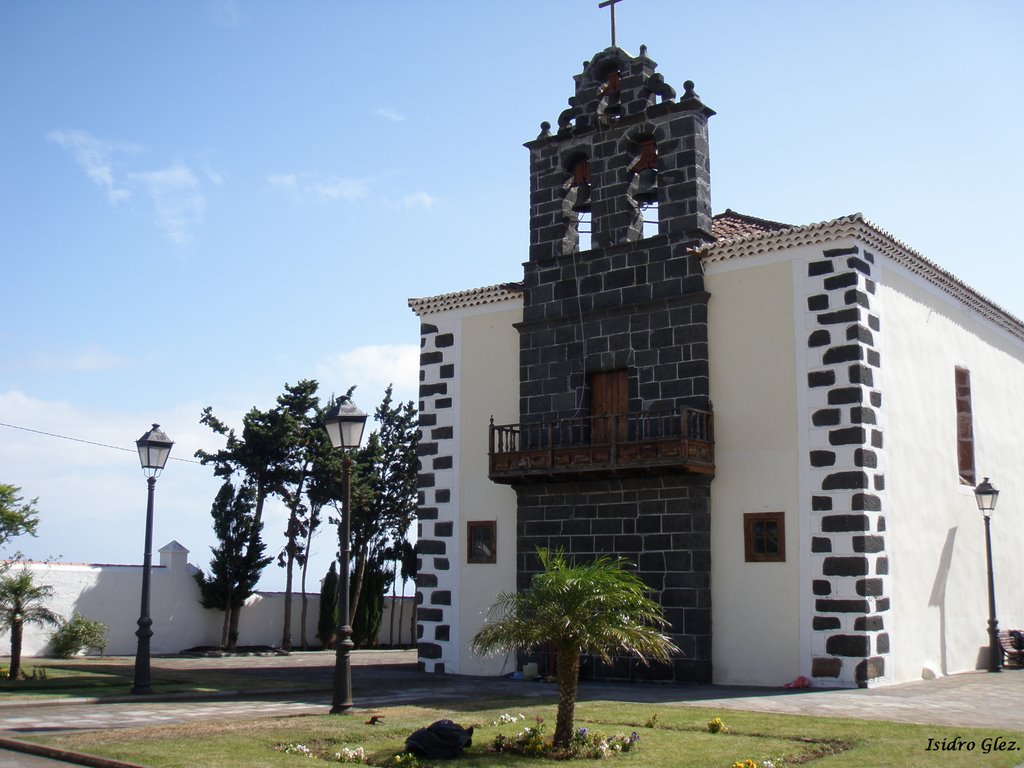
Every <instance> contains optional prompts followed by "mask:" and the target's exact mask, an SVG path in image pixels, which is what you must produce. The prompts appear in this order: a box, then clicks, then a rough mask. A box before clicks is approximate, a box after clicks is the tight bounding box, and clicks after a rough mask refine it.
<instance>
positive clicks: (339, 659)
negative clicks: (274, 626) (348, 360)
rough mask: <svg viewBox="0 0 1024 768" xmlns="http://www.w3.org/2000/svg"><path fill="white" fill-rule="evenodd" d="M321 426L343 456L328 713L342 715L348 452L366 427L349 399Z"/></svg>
mask: <svg viewBox="0 0 1024 768" xmlns="http://www.w3.org/2000/svg"><path fill="white" fill-rule="evenodd" d="M324 426H325V427H327V434H328V435H329V436H330V438H331V445H333V446H334V447H335V448H340V449H341V450H343V451H345V452H346V453H345V454H344V456H343V457H342V460H341V465H342V469H343V471H344V481H345V482H344V486H345V489H344V493H345V499H344V504H343V505H342V508H341V531H340V533H339V539H340V543H341V573H340V574H339V575H340V577H341V580H340V583H339V585H338V632H337V639H336V640H335V647H336V649H337V655H336V656H335V659H334V698H333V700H332V702H331V714H332V715H337V714H343V713H345V712H347V711H348V710H349V709H351V708H352V659H351V658H350V656H349V654H350V653H351V651H352V627H351V625H350V624H349V615H348V588H349V587H348V582H349V578H348V570H349V562H350V560H351V557H352V551H351V550H352V545H351V543H350V542H349V538H350V529H351V514H350V510H349V507H350V504H351V501H352V457H351V456H350V455H349V454H348V451H349V450H351V449H353V448H358V447H359V443H360V442H362V439H363V427H365V426H366V414H365V413H363V412H362V411H360V410H359V409H358V408H356V406H355V404H353V403H352V401H351V400H349V398H348V397H342V398H339V399H338V402H337V403H336V404H335V405H334V407H333V408H331V409H330V410H329V411H328V412H327V413H325V414H324Z"/></svg>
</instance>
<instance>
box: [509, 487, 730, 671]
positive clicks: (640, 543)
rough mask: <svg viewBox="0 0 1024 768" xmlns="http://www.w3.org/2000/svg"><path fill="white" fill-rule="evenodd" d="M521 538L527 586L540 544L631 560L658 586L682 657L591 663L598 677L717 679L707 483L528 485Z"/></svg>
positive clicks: (522, 582) (579, 554) (522, 493)
mask: <svg viewBox="0 0 1024 768" xmlns="http://www.w3.org/2000/svg"><path fill="white" fill-rule="evenodd" d="M518 492H519V515H518V522H517V530H516V534H517V537H518V543H519V552H518V563H517V571H518V574H519V583H518V585H517V586H518V588H519V589H525V588H526V587H528V586H529V583H530V578H531V576H532V574H533V573H536V572H537V571H538V570H539V568H540V564H539V561H538V560H537V555H536V551H537V548H538V547H547V548H550V549H556V548H559V547H561V548H563V549H564V550H565V552H566V554H568V555H570V556H572V557H575V558H577V559H579V560H587V559H592V558H594V557H596V556H598V555H605V554H607V555H611V556H621V557H625V558H626V559H627V560H629V561H630V562H631V563H634V564H635V565H636V566H637V569H636V573H637V575H638V576H640V578H641V579H643V581H644V583H645V584H647V586H648V587H649V588H650V590H651V593H650V596H651V597H652V598H653V599H654V600H656V601H658V602H659V603H660V604H661V606H662V608H663V610H664V614H665V619H666V620H667V621H668V622H669V624H670V628H669V629H668V630H666V633H667V634H668V635H669V636H671V638H672V640H673V641H674V642H675V643H676V645H678V646H679V648H680V650H681V651H682V654H681V655H680V656H679V657H677V658H676V659H675V661H674V662H673V664H672V665H653V666H651V667H645V666H643V665H642V664H639V663H637V662H636V661H635V660H633V661H630V660H628V659H621V660H617V661H616V662H615V663H614V664H613V665H611V666H603V665H597V664H593V663H591V664H590V665H589V667H588V669H587V670H586V671H587V673H588V674H589V675H590V676H593V677H595V678H618V679H623V678H625V679H633V680H641V679H650V680H677V681H681V682H683V681H685V682H700V683H704V682H710V680H711V498H710V484H709V481H708V480H707V479H706V478H694V477H664V478H658V479H634V480H601V481H595V482H582V483H551V484H548V485H534V486H522V487H520V488H518Z"/></svg>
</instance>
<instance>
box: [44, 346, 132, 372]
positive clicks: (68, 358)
mask: <svg viewBox="0 0 1024 768" xmlns="http://www.w3.org/2000/svg"><path fill="white" fill-rule="evenodd" d="M127 362H128V361H127V359H126V358H124V357H121V356H120V355H117V354H114V353H113V352H110V351H108V350H106V349H104V348H103V347H101V346H99V345H97V344H90V345H88V346H86V347H84V348H83V349H79V350H72V351H62V352H40V353H37V354H35V355H34V356H33V357H32V358H31V359H30V360H29V361H28V363H27V367H29V368H34V369H36V370H44V371H104V370H110V369H112V368H121V367H122V366H124V365H125V364H126V363H127Z"/></svg>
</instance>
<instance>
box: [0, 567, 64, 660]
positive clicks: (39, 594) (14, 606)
mask: <svg viewBox="0 0 1024 768" xmlns="http://www.w3.org/2000/svg"><path fill="white" fill-rule="evenodd" d="M52 596H53V587H50V586H47V585H45V584H36V582H35V577H34V576H33V575H32V572H31V571H29V570H28V569H22V570H21V571H19V572H18V573H13V574H8V575H6V576H4V577H2V578H0V633H3V632H10V633H11V666H10V669H9V670H8V673H7V676H8V678H10V679H11V680H16V679H17V678H18V675H19V674H21V645H22V637H23V635H24V630H25V625H26V624H39V625H44V624H49V625H51V626H56V625H58V624H60V621H61V618H60V616H58V615H57V614H56V613H54V612H53V611H51V610H50V609H49V608H47V607H46V604H45V603H46V600H48V599H49V598H51V597H52Z"/></svg>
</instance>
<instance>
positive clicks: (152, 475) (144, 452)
mask: <svg viewBox="0 0 1024 768" xmlns="http://www.w3.org/2000/svg"><path fill="white" fill-rule="evenodd" d="M172 445H174V443H173V442H171V440H170V438H169V437H167V435H165V434H164V433H163V431H162V430H161V429H160V425H159V424H154V425H153V428H152V429H151V430H149V431H148V432H147V433H146V434H144V435H143V436H142V437H140V438H139V439H138V440H136V441H135V446H136V447H137V448H138V449H139V461H140V462H142V471H143V473H145V475H146V478H147V480H146V482H147V483H148V484H149V499H148V501H147V503H146V553H145V556H144V558H143V561H142V610H141V611H140V615H139V628H138V629H137V630H136V631H135V636H136V637H137V638H139V645H138V648H137V649H136V651H135V685H133V686H132V693H141V694H146V693H152V692H153V687H152V686H151V685H150V680H149V639H150V638H151V637H152V636H153V629H152V627H153V620H152V619H151V618H150V617H149V572H150V570H151V569H152V566H153V491H154V490H155V488H156V478H157V476H158V475H159V474H160V470H162V469H163V468H164V464H166V463H167V457H168V456H170V455H171V446H172Z"/></svg>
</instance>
